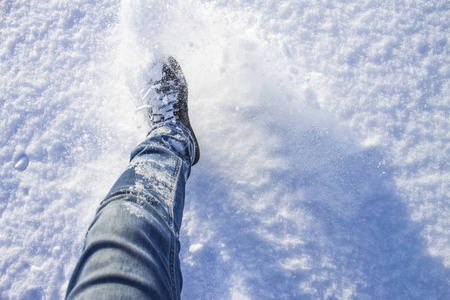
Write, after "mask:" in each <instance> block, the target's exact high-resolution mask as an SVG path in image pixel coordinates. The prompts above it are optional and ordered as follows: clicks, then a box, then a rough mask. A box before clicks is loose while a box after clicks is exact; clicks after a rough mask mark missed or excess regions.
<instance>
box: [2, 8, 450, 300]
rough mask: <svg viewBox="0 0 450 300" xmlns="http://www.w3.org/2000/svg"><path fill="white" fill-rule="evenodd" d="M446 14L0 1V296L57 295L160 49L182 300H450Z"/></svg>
mask: <svg viewBox="0 0 450 300" xmlns="http://www.w3.org/2000/svg"><path fill="white" fill-rule="evenodd" d="M449 20H450V12H449V4H448V1H445V0H435V1H414V0H405V1H368V0H358V1H356V0H355V1H335V0H324V1H303V0H295V1H289V0H265V1H262V0H215V1H206V0H164V1H163V0H153V1H144V0H122V1H119V0H116V1H89V0H77V1H37V0H27V1H12V0H4V1H2V2H1V3H0V95H1V96H0V107H1V110H0V162H1V164H0V228H1V230H0V299H61V298H62V297H63V295H64V292H65V288H66V284H67V281H68V279H69V277H70V274H71V272H72V270H73V267H74V265H75V263H76V261H77V259H78V257H79V255H80V252H81V249H82V246H83V238H84V235H85V232H86V230H87V228H88V226H89V224H90V222H91V221H92V218H93V216H94V213H95V210H96V208H97V206H98V204H99V203H100V201H101V200H102V198H103V197H104V196H105V195H106V193H107V191H108V190H109V189H110V187H111V186H112V184H113V183H114V181H115V180H116V179H117V177H118V176H119V175H120V173H121V172H122V171H123V170H125V168H126V166H127V160H128V156H129V152H130V151H131V149H132V148H133V147H134V146H135V145H136V144H137V143H139V142H140V141H141V140H142V139H143V138H144V137H145V134H146V131H147V129H148V127H147V125H146V121H145V118H144V117H143V116H142V114H141V111H138V112H136V109H137V108H138V107H140V106H141V105H142V103H139V99H140V97H139V92H140V90H141V89H142V84H143V83H144V82H145V81H144V80H143V79H145V78H146V76H147V75H146V70H148V67H149V66H150V64H151V63H152V61H154V60H155V59H156V58H157V57H158V56H160V55H163V54H165V53H167V54H171V55H173V56H174V57H176V58H177V60H178V61H179V62H180V64H181V66H182V68H183V72H184V74H185V75H186V78H187V81H188V83H189V95H190V100H189V101H190V107H189V109H190V117H191V123H192V126H193V128H194V130H195V133H196V136H197V138H198V140H199V143H200V147H201V150H202V157H201V160H200V162H199V163H198V164H197V165H196V166H195V167H194V168H193V169H192V173H191V177H190V179H189V181H188V185H187V194H186V207H185V214H184V220H183V227H182V231H181V233H180V239H181V243H182V251H181V260H182V270H183V277H184V287H183V292H182V296H183V298H184V299H448V298H450V282H449V278H450V271H449V270H450V234H449V233H450V229H449V228H450V221H449V220H450V208H449V199H450V197H449V196H450V195H449V194H450V188H449V183H450V173H449V171H450V169H449V159H448V157H449V155H450V133H449V132H450V131H449V117H450V116H449V111H450V81H449V75H450V69H449V68H450V63H449Z"/></svg>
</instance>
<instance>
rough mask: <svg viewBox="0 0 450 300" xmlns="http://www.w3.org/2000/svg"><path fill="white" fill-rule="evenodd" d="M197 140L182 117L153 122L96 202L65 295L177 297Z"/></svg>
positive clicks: (178, 295)
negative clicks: (183, 225)
mask: <svg viewBox="0 0 450 300" xmlns="http://www.w3.org/2000/svg"><path fill="white" fill-rule="evenodd" d="M194 147H195V146H194V141H193V139H192V137H191V135H190V134H189V131H188V130H187V129H186V127H184V126H183V125H182V124H180V123H169V124H162V125H157V126H155V127H153V128H152V129H151V130H150V132H149V134H148V136H147V140H146V141H145V142H143V143H142V144H140V145H139V146H137V147H136V148H135V149H134V150H133V152H132V153H131V160H130V164H129V166H128V168H127V170H126V171H125V172H124V173H123V174H122V175H121V176H120V178H119V179H118V181H117V182H116V183H115V184H114V186H113V187H112V189H111V190H110V191H109V193H108V195H107V197H106V198H105V200H103V202H102V203H101V204H100V207H99V208H98V210H97V213H96V216H95V218H94V221H93V222H92V224H91V226H90V227H89V230H88V232H87V234H86V240H85V246H84V248H83V252H82V255H81V257H80V259H79V261H78V264H77V265H76V267H75V270H74V272H73V274H72V277H71V279H70V282H69V285H68V288H67V293H66V299H89V300H91V299H96V300H98V299H164V300H166V299H180V292H181V286H182V277H181V270H180V261H179V257H178V254H179V252H180V242H179V239H178V234H179V231H180V226H181V219H182V216H183V207H184V194H185V184H186V180H187V179H188V177H189V174H190V169H191V164H192V162H193V161H194V157H195V148H194Z"/></svg>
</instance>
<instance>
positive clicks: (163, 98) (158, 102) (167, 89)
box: [143, 57, 200, 165]
mask: <svg viewBox="0 0 450 300" xmlns="http://www.w3.org/2000/svg"><path fill="white" fill-rule="evenodd" d="M155 67H156V68H157V70H155V71H156V72H157V73H155V76H154V78H153V79H152V80H150V82H149V85H150V87H149V88H148V90H147V92H146V93H145V95H144V96H143V98H144V100H145V101H146V102H147V107H148V115H149V118H150V123H151V124H150V125H155V124H158V123H161V122H172V121H173V122H175V121H179V122H181V123H182V124H183V125H184V126H185V127H186V128H187V129H188V130H189V131H190V133H191V135H192V137H193V139H194V143H195V159H194V162H193V164H192V165H195V164H196V163H197V162H198V160H199V159H200V148H199V146H198V142H197V138H196V136H195V134H194V131H193V129H192V127H191V124H190V121H189V114H188V87H187V82H186V79H185V77H184V75H183V72H182V70H181V67H180V65H179V64H178V62H177V61H176V60H175V59H174V58H173V57H169V58H167V59H166V60H164V61H162V62H161V65H157V66H155Z"/></svg>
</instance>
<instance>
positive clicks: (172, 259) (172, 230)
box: [169, 158, 182, 299]
mask: <svg viewBox="0 0 450 300" xmlns="http://www.w3.org/2000/svg"><path fill="white" fill-rule="evenodd" d="M181 165H182V161H181V159H180V158H178V159H177V165H176V167H175V172H174V174H173V175H174V176H175V182H174V183H173V188H172V195H171V198H172V200H173V201H172V202H171V203H170V213H169V216H170V226H169V228H170V235H171V239H170V240H171V241H170V242H171V245H170V254H169V255H170V277H171V279H172V291H173V296H174V299H177V298H178V294H177V283H176V277H175V245H176V243H175V225H174V215H173V208H174V203H175V195H176V189H177V185H178V177H179V175H180V170H181Z"/></svg>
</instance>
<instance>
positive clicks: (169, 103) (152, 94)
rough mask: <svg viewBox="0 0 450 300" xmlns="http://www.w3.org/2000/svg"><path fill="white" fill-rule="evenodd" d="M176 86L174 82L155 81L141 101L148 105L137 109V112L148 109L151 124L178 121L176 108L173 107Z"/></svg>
mask: <svg viewBox="0 0 450 300" xmlns="http://www.w3.org/2000/svg"><path fill="white" fill-rule="evenodd" d="M178 92H179V89H178V86H177V83H176V82H175V81H174V80H171V81H165V82H164V83H162V82H161V81H156V82H155V83H154V84H152V85H151V86H150V88H149V89H148V90H147V92H146V93H145V94H144V96H143V97H142V99H143V100H144V101H145V102H147V103H148V104H146V105H143V106H141V107H139V108H138V109H137V110H141V109H144V108H147V109H149V117H150V120H151V122H152V123H153V124H157V123H160V122H166V121H170V120H174V121H175V120H178V116H177V114H175V113H176V112H177V111H178V108H176V107H175V106H174V104H175V103H177V96H178Z"/></svg>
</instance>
